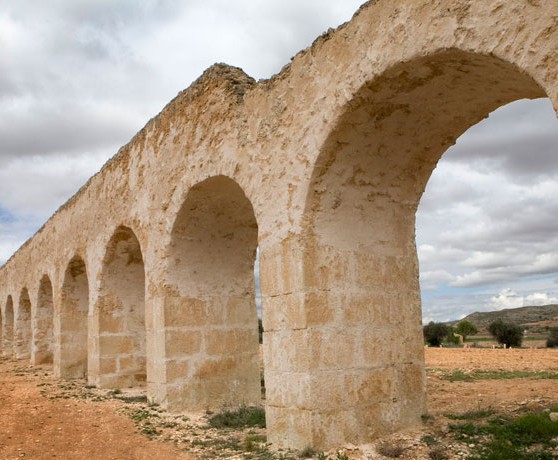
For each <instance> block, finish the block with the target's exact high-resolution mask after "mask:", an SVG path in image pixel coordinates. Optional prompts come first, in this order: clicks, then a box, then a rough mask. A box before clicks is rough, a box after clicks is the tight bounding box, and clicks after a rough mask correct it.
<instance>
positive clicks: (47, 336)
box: [31, 275, 54, 365]
mask: <svg viewBox="0 0 558 460" xmlns="http://www.w3.org/2000/svg"><path fill="white" fill-rule="evenodd" d="M32 329H33V345H32V348H31V361H32V363H33V364H34V365H39V364H52V362H53V329H54V299H53V292H52V283H51V282H50V278H49V277H48V276H47V275H44V276H43V277H42V278H41V281H40V283H39V292H38V295H37V307H36V309H35V314H34V315H33V327H32Z"/></svg>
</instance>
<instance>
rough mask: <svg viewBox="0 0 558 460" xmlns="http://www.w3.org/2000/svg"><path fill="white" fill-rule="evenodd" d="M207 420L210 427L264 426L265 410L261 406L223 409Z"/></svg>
mask: <svg viewBox="0 0 558 460" xmlns="http://www.w3.org/2000/svg"><path fill="white" fill-rule="evenodd" d="M208 422H209V426H210V427H212V428H249V427H259V428H265V411H264V409H263V408H261V407H240V408H239V409H236V410H228V409H225V410H223V411H221V412H219V413H217V414H214V415H212V416H211V417H209V420H208Z"/></svg>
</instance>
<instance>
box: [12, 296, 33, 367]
mask: <svg viewBox="0 0 558 460" xmlns="http://www.w3.org/2000/svg"><path fill="white" fill-rule="evenodd" d="M31 337H32V334H31V300H30V298H29V291H28V290H27V288H23V289H22V290H21V292H20V294H19V303H18V307H17V309H16V318H15V329H14V353H15V357H16V358H17V359H27V358H30V357H31Z"/></svg>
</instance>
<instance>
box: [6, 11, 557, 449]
mask: <svg viewBox="0 0 558 460" xmlns="http://www.w3.org/2000/svg"><path fill="white" fill-rule="evenodd" d="M557 49H558V1H557V0H394V1H387V0H379V1H376V2H369V3H367V4H365V5H364V6H363V7H361V9H360V10H359V11H358V12H357V14H356V15H355V16H354V18H353V19H352V20H351V21H350V22H349V23H347V24H345V25H343V26H341V27H339V28H338V29H337V30H335V31H329V32H328V33H326V34H324V35H323V36H321V37H320V38H318V39H317V40H316V41H315V43H314V44H313V45H312V46H311V47H310V48H308V49H306V50H304V51H302V52H300V53H299V54H298V55H297V56H295V57H294V58H293V60H292V62H291V63H290V64H289V65H287V66H286V67H285V68H284V69H283V70H282V71H281V73H280V74H278V75H276V76H274V77H273V78H271V79H270V80H267V81H261V82H255V81H254V80H253V79H252V78H250V77H249V76H247V75H245V74H244V73H243V72H242V71H241V70H240V69H237V68H233V67H228V66H225V65H215V66H213V67H211V68H210V69H208V70H207V71H206V72H205V73H204V74H203V76H201V77H200V78H199V79H198V80H197V81H196V82H195V83H194V84H193V85H192V86H191V87H190V88H188V89H187V90H185V91H183V92H182V93H180V94H179V95H178V96H177V97H176V98H175V99H174V100H173V101H172V102H170V103H169V104H168V106H167V107H165V109H164V110H163V111H162V112H161V113H160V114H159V115H158V116H157V117H155V118H154V119H152V120H151V121H150V122H149V123H148V124H147V125H146V127H145V128H144V129H143V130H141V131H140V132H139V133H138V134H137V135H136V136H135V137H134V138H133V139H132V141H131V142H130V143H129V144H128V145H126V146H125V147H123V148H122V149H121V150H120V151H119V152H118V154H117V155H116V156H115V157H114V158H113V159H112V160H111V161H109V162H108V163H107V164H106V165H105V167H104V168H103V169H102V171H101V172H100V173H98V174H97V175H95V176H94V177H92V178H91V179H90V180H89V181H88V183H87V184H86V185H85V186H84V187H83V188H82V189H81V190H80V191H79V192H78V193H77V194H76V195H75V196H74V197H73V198H72V199H70V200H69V201H68V202H67V203H66V204H65V205H64V206H62V208H60V209H59V210H58V211H57V213H56V214H55V215H54V216H53V217H52V218H51V219H50V220H49V221H48V222H47V223H46V224H45V225H44V227H43V228H42V229H41V230H40V231H39V232H38V233H37V234H36V235H35V236H34V237H33V238H32V239H30V240H29V241H28V242H27V243H26V244H24V245H23V247H22V248H21V249H19V251H18V252H17V253H16V254H15V255H14V256H13V257H12V258H11V259H10V260H9V261H8V262H7V263H6V264H5V265H4V267H3V268H2V269H1V270H0V295H1V303H2V306H1V321H2V328H1V330H2V350H3V354H4V356H12V354H14V355H15V356H16V357H18V358H28V357H29V358H30V360H31V362H32V363H44V362H53V366H54V371H55V374H56V375H58V376H60V377H63V378H75V377H86V378H87V380H88V381H89V382H90V383H91V384H95V385H98V386H100V387H105V388H115V387H123V386H134V385H143V384H145V385H146V386H147V392H148V396H149V398H151V400H153V401H156V402H159V403H161V404H162V405H163V406H164V407H166V408H168V409H169V410H173V411H182V410H204V409H208V408H218V407H221V406H223V405H227V404H230V405H237V404H254V403H259V402H260V376H259V356H258V338H257V325H256V323H257V316H256V307H255V301H254V279H253V267H254V260H255V253H256V248H257V247H259V251H260V274H261V289H262V298H263V322H264V328H265V334H264V347H263V360H264V364H265V381H266V389H267V395H266V413H267V420H268V431H269V439H270V441H271V442H274V443H276V444H278V445H283V446H289V447H305V446H308V445H313V446H315V447H319V448H325V447H333V446H339V445H341V444H343V443H346V442H352V443H362V442H366V441H368V440H370V439H372V438H374V437H375V436H379V435H381V434H383V433H386V432H391V431H394V430H399V429H403V428H405V427H408V426H411V425H413V424H415V423H417V422H418V421H419V420H420V415H421V414H423V413H424V411H425V378H424V361H423V351H422V336H421V306H420V288H419V283H418V264H417V256H416V248H415V211H416V209H417V205H418V203H419V200H420V197H421V194H422V192H423V190H424V188H425V185H426V183H427V181H428V179H429V177H430V174H431V173H432V171H433V169H434V167H435V165H436V163H437V161H438V160H439V158H440V157H441V155H442V154H443V153H444V151H445V150H446V149H447V148H448V147H449V146H450V145H452V144H453V143H454V142H455V140H456V139H457V137H458V136H459V135H460V134H462V133H463V132H464V131H465V130H467V129H468V128H469V127H470V126H471V125H473V124H475V123H477V122H478V121H480V120H481V119H482V118H484V117H486V116H487V114H488V113H490V112H491V111H493V110H495V109H496V108H498V107H499V106H502V105H504V104H506V103H508V102H511V101H514V100H517V99H520V98H537V97H549V98H550V99H551V101H552V102H553V104H554V107H555V108H556V107H558V81H557V75H558V53H557Z"/></svg>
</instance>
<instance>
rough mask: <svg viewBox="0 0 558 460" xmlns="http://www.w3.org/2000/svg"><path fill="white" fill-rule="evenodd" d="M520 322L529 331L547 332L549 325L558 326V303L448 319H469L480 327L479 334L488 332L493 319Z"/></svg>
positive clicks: (534, 332) (453, 322) (449, 323)
mask: <svg viewBox="0 0 558 460" xmlns="http://www.w3.org/2000/svg"><path fill="white" fill-rule="evenodd" d="M498 319H501V320H502V321H505V322H509V323H515V324H519V325H520V326H521V327H523V328H524V329H527V330H529V333H532V334H536V333H546V332H547V331H548V328H549V327H558V305H555V304H552V305H541V306H536V307H519V308H508V309H505V310H497V311H488V312H475V313H471V314H470V315H467V316H466V317H465V318H463V319H460V320H457V321H448V323H447V324H448V325H452V326H453V325H455V324H457V323H458V322H459V321H464V320H466V321H469V322H471V323H473V324H474V325H475V326H477V328H478V329H479V334H484V333H488V325H489V324H490V323H492V322H493V321H496V320H498Z"/></svg>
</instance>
